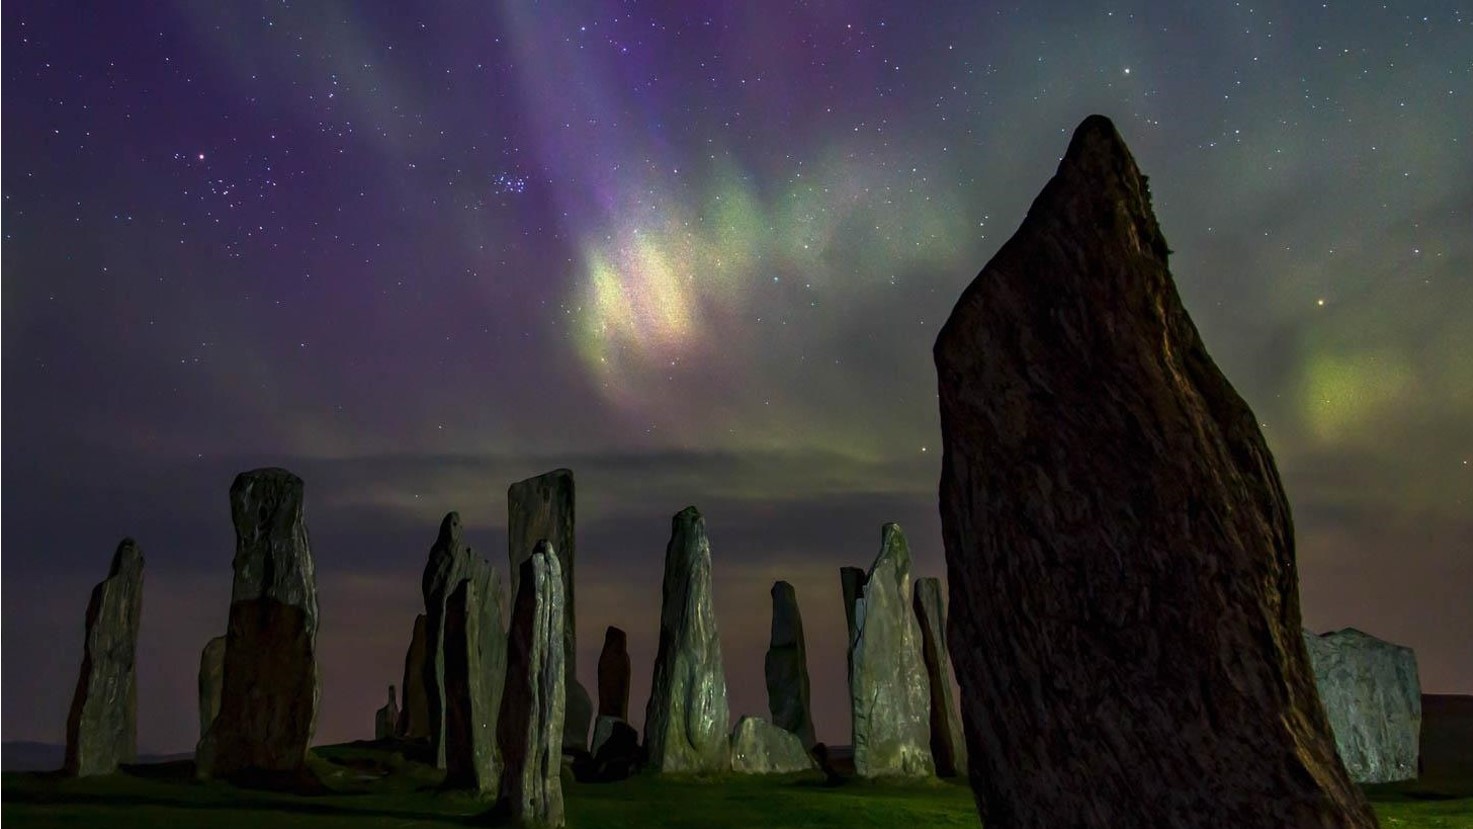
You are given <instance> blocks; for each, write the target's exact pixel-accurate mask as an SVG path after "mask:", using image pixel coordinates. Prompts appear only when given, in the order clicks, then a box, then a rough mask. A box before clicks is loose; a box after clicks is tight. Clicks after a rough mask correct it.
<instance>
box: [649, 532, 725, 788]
mask: <svg viewBox="0 0 1473 829" xmlns="http://www.w3.org/2000/svg"><path fill="white" fill-rule="evenodd" d="M670 525H671V526H670V544H669V545H668V546H667V547H666V548H665V580H664V586H663V588H662V602H661V605H660V648H659V651H658V653H657V654H656V656H655V672H654V680H653V682H651V684H650V700H649V704H648V705H647V706H646V708H645V716H644V743H645V750H646V751H647V752H648V754H649V766H650V767H651V768H652V769H654V770H655V771H657V772H688V773H697V772H723V771H728V770H730V768H731V759H730V745H729V743H728V739H727V724H728V723H729V721H730V719H731V713H730V710H729V709H728V708H727V702H726V672H725V669H724V667H723V666H722V664H721V638H720V637H719V636H718V635H717V632H716V612H715V610H714V609H713V607H712V605H711V544H710V542H709V541H708V540H707V539H706V522H705V519H703V518H702V517H701V513H700V512H698V511H697V510H696V508H695V507H686V508H685V509H683V510H681V511H680V512H678V513H676V515H675V517H674V518H673V519H671V522H670Z"/></svg>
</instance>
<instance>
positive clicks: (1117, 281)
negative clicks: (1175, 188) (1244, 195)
mask: <svg viewBox="0 0 1473 829" xmlns="http://www.w3.org/2000/svg"><path fill="white" fill-rule="evenodd" d="M1167 254H1168V251H1167V247H1166V241H1165V239H1164V238H1163V237H1162V235H1161V231H1160V229H1159V227H1158V226H1157V223H1156V219H1155V217H1154V215H1153V214H1152V211H1151V207H1150V201H1149V194H1148V191H1147V188H1146V181H1145V177H1144V176H1142V175H1141V174H1140V172H1139V170H1138V169H1137V168H1136V165H1135V161H1134V160H1133V159H1132V158H1131V155H1130V152H1129V151H1128V150H1127V149H1126V147H1125V144H1124V142H1123V141H1122V140H1121V139H1120V136H1119V134H1117V133H1116V131H1115V128H1114V126H1113V125H1112V124H1111V123H1110V122H1109V120H1108V119H1105V118H1103V117H1100V116H1091V117H1090V118H1089V119H1087V120H1086V121H1085V122H1084V123H1083V124H1081V125H1080V127H1079V129H1078V130H1076V132H1075V133H1074V138H1073V140H1072V142H1071V143H1070V145H1069V149H1068V151H1067V153H1066V154H1065V156H1064V158H1063V160H1062V161H1061V162H1060V164H1059V168H1058V172H1057V174H1056V175H1055V176H1054V178H1053V180H1052V181H1050V182H1049V184H1048V186H1047V187H1045V188H1044V190H1043V192H1042V193H1041V194H1040V195H1039V197H1038V198H1037V199H1036V200H1035V201H1034V202H1033V206H1032V208H1031V209H1030V210H1029V213H1028V217H1027V218H1026V219H1025V220H1024V221H1023V224H1022V226H1021V227H1020V228H1019V229H1018V231H1017V233H1015V234H1014V236H1013V237H1012V239H1010V240H1009V241H1008V242H1007V243H1006V244H1005V245H1004V246H1003V247H1002V249H1001V250H999V251H998V253H997V255H996V256H994V257H993V259H992V261H991V262H989V263H988V264H987V266H986V267H985V268H984V269H983V270H982V272H981V274H980V275H979V276H978V277H977V278H976V280H975V281H973V282H972V284H971V286H970V287H968V288H967V290H966V292H965V293H964V294H963V295H962V297H961V299H960V301H959V302H958V303H957V305H956V308H955V309H954V310H953V311H952V314H951V318H950V319H949V320H948V322H947V323H946V325H945V327H944V328H943V329H942V331H941V333H940V336H939V337H938V339H937V341H936V346H935V359H936V368H937V373H938V377H939V391H940V409H941V428H942V438H943V447H944V454H943V459H942V473H941V485H940V502H941V518H942V529H943V537H944V539H945V545H946V559H947V565H948V574H949V582H950V588H951V597H952V600H953V601H952V606H951V608H950V611H951V619H950V621H949V623H948V642H949V645H950V648H951V658H952V660H953V663H954V664H955V666H956V670H957V679H958V680H959V682H960V686H961V702H962V707H963V709H964V710H965V715H964V717H963V720H964V724H965V731H966V735H967V751H968V764H969V767H970V768H969V777H970V778H971V780H972V785H973V787H974V790H975V791H976V792H977V802H978V805H979V811H981V812H982V817H983V821H984V823H986V824H987V826H988V827H989V829H1016V828H1017V827H1056V826H1071V827H1078V829H1089V827H1106V826H1109V827H1119V826H1173V827H1181V828H1182V829H1190V827H1208V826H1212V827H1219V826H1275V827H1309V826H1314V827H1324V826H1336V827H1369V826H1374V825H1375V817H1374V816H1373V814H1372V813H1371V811H1370V809H1369V808H1368V806H1367V805H1366V802H1365V800H1364V798H1363V797H1362V796H1361V793H1360V792H1359V790H1358V789H1357V788H1356V786H1355V785H1354V784H1353V783H1352V782H1351V781H1350V779H1349V777H1348V775H1347V774H1346V773H1345V770H1344V768H1343V766H1342V765H1341V763H1340V762H1339V759H1338V758H1337V757H1336V756H1335V747H1334V743H1333V740H1332V737H1331V735H1330V730H1329V725H1328V723H1327V721H1326V719H1325V716H1324V713H1323V711H1322V710H1321V709H1320V706H1319V705H1318V704H1317V699H1316V697H1315V689H1314V678H1313V675H1312V673H1311V671H1310V667H1309V661H1308V656H1307V654H1306V653H1305V648H1304V644H1303V640H1302V639H1301V637H1300V634H1299V626H1300V621H1299V620H1300V613H1299V598H1298V589H1297V576H1296V571H1295V564H1294V547H1293V544H1294V541H1293V538H1294V536H1293V531H1292V527H1291V525H1290V518H1289V505H1288V502H1287V500H1286V499H1285V497H1284V492H1283V488H1282V487H1281V485H1280V483H1279V479H1278V474H1277V472H1276V471H1275V468H1274V463H1273V459H1272V457H1271V455H1270V453H1269V450H1268V447H1267V446H1266V445H1265V443H1264V441H1263V437H1262V435H1261V434H1260V433H1259V430H1258V421H1257V420H1256V418H1255V417H1254V415H1253V412H1252V411H1250V410H1249V408H1248V406H1247V405H1246V404H1245V403H1244V402H1243V401H1242V399H1241V398H1239V397H1238V395H1237V393H1236V392H1235V391H1234V390H1233V388H1232V386H1231V385H1229V384H1228V382H1227V380H1226V379H1224V378H1223V376H1222V374H1221V373H1220V372H1219V371H1218V369H1217V367H1216V366H1215V365H1214V364H1213V362H1212V358H1211V357H1210V356H1208V354H1207V351H1206V349H1205V348H1204V347H1203V346H1202V342H1201V339H1200V338H1199V337H1198V335H1197V331H1196V329H1195V327H1194V326H1193V324H1192V321H1191V320H1190V318H1188V316H1187V314H1186V311H1185V310H1183V308H1182V305H1181V300H1180V299H1179V298H1178V296H1177V293H1176V289H1175V286H1174V285H1173V283H1172V279H1171V274H1170V273H1169V271H1168V270H1167V263H1166V258H1167Z"/></svg>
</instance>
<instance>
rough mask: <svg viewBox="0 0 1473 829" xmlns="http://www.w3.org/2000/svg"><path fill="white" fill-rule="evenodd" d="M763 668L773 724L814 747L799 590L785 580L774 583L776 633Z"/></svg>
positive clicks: (804, 743)
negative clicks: (799, 607)
mask: <svg viewBox="0 0 1473 829" xmlns="http://www.w3.org/2000/svg"><path fill="white" fill-rule="evenodd" d="M763 668H764V673H765V675H766V678H767V710H768V711H769V712H771V714H772V725H775V726H777V727H778V728H782V729H785V730H787V731H791V732H792V733H793V734H796V735H797V736H798V740H799V742H800V743H802V745H803V748H804V749H808V748H811V747H812V746H813V744H814V743H815V742H817V740H815V739H814V736H813V713H812V710H811V708H810V707H809V701H808V696H809V688H808V647H807V645H805V644H804V642H803V615H802V614H801V613H799V612H798V594H797V592H796V591H794V590H793V586H792V585H791V584H788V583H787V582H785V581H779V582H774V583H773V585H772V636H771V638H770V639H769V640H768V645H767V657H766V659H765V660H764V663H763ZM738 725H739V726H740V723H738ZM732 762H733V763H735V762H736V761H735V760H733V761H732Z"/></svg>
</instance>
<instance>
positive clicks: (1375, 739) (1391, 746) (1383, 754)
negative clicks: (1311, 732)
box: [1304, 628, 1422, 783]
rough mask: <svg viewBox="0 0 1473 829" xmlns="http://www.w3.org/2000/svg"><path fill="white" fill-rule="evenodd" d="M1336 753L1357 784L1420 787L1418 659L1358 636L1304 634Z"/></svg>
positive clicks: (1402, 649)
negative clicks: (1412, 782) (1413, 784)
mask: <svg viewBox="0 0 1473 829" xmlns="http://www.w3.org/2000/svg"><path fill="white" fill-rule="evenodd" d="M1304 644H1305V647H1307V648H1308V649H1309V661H1310V663H1311V664H1312V665H1313V666H1314V678H1315V685H1316V687H1317V688H1318V689H1319V694H1320V702H1321V704H1323V705H1324V707H1325V715H1326V716H1327V717H1329V719H1330V729H1331V730H1332V731H1334V732H1335V746H1336V749H1337V750H1338V751H1339V753H1340V760H1341V761H1342V762H1344V763H1345V769H1346V771H1348V772H1350V777H1351V779H1352V780H1354V781H1355V782H1357V783H1391V782H1395V781H1397V780H1415V779H1416V777H1417V759H1418V755H1419V753H1420V748H1421V736H1422V684H1421V682H1420V681H1419V680H1418V679H1417V655H1416V654H1415V653H1413V652H1412V649H1411V648H1407V647H1403V646H1401V645H1395V644H1392V643H1391V642H1387V641H1385V640H1382V639H1377V638H1376V637H1374V636H1372V635H1370V634H1369V633H1363V632H1361V631H1359V630H1356V629H1355V628H1346V629H1344V630H1337V631H1335V632H1333V633H1326V634H1324V635H1322V636H1317V635H1315V634H1314V633H1313V632H1311V631H1308V630H1306V631H1304Z"/></svg>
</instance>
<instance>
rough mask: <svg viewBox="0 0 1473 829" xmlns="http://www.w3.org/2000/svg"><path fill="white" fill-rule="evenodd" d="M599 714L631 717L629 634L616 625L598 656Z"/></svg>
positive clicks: (621, 717) (610, 627) (609, 630)
mask: <svg viewBox="0 0 1473 829" xmlns="http://www.w3.org/2000/svg"><path fill="white" fill-rule="evenodd" d="M598 715H599V716H600V717H618V718H619V719H621V720H627V719H629V637H628V636H627V635H625V633H624V631H622V630H620V629H619V628H616V627H613V626H612V625H610V626H609V629H608V630H606V631H604V648H603V650H602V651H601V652H600V653H599V655H598ZM595 730H597V729H596V728H595ZM593 750H594V751H597V749H596V748H594V749H593Z"/></svg>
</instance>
